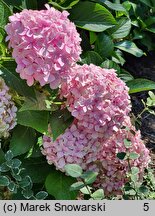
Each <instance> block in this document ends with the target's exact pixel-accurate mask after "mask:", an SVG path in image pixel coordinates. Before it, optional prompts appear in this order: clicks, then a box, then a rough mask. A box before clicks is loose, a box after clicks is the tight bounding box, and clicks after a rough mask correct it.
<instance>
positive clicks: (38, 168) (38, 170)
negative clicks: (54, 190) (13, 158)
mask: <svg viewBox="0 0 155 216" xmlns="http://www.w3.org/2000/svg"><path fill="white" fill-rule="evenodd" d="M22 165H23V167H24V168H25V170H24V171H23V173H24V175H28V176H31V179H32V181H33V183H44V182H45V179H46V177H47V175H48V174H49V173H50V172H51V170H52V167H51V165H49V164H48V163H47V161H46V159H44V158H43V157H38V158H26V159H24V160H22Z"/></svg>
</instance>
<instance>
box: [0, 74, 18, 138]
mask: <svg viewBox="0 0 155 216" xmlns="http://www.w3.org/2000/svg"><path fill="white" fill-rule="evenodd" d="M8 91H9V88H8V87H7V86H6V84H5V82H4V80H3V79H2V78H1V77H0V138H2V137H5V138H6V137H8V136H9V131H10V130H11V129H13V128H14V127H15V125H16V111H17V108H16V106H15V105H14V103H13V102H12V101H11V95H10V94H9V92H8Z"/></svg>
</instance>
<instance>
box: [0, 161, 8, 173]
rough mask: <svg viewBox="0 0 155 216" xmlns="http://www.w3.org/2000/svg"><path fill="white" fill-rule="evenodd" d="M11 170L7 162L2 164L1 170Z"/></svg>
mask: <svg viewBox="0 0 155 216" xmlns="http://www.w3.org/2000/svg"><path fill="white" fill-rule="evenodd" d="M9 170H10V167H8V166H7V163H6V162H4V163H2V164H1V166H0V172H8V171H9Z"/></svg>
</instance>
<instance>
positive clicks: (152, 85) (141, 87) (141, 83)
mask: <svg viewBox="0 0 155 216" xmlns="http://www.w3.org/2000/svg"><path fill="white" fill-rule="evenodd" d="M126 84H127V86H128V87H129V93H130V94H131V93H137V92H141V91H147V90H152V89H155V82H154V81H152V80H147V79H142V78H137V79H134V80H131V81H128V82H127V83H126Z"/></svg>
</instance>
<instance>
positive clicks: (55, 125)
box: [49, 109, 73, 140]
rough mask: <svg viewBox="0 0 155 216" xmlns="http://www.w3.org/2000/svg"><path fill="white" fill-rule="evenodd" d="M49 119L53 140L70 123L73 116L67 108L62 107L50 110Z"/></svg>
mask: <svg viewBox="0 0 155 216" xmlns="http://www.w3.org/2000/svg"><path fill="white" fill-rule="evenodd" d="M49 121H50V125H51V129H52V135H53V140H55V139H56V138H57V137H58V136H59V135H60V134H62V133H64V132H65V130H66V129H67V128H68V127H69V126H70V125H71V123H72V122H73V117H72V116H71V114H70V112H69V111H68V110H66V109H65V110H64V109H63V110H57V111H55V112H52V114H51V115H50V119H49Z"/></svg>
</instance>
